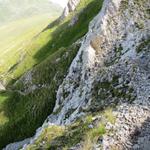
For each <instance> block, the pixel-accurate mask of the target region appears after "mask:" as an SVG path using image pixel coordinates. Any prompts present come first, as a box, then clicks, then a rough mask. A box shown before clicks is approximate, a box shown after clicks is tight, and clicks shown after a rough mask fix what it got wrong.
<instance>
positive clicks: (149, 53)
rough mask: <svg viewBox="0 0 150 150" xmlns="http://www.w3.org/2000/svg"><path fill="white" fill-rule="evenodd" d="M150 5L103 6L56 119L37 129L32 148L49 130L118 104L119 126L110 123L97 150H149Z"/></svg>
mask: <svg viewBox="0 0 150 150" xmlns="http://www.w3.org/2000/svg"><path fill="white" fill-rule="evenodd" d="M149 6H150V2H149V1H147V0H130V1H127V0H105V1H104V4H103V8H102V10H101V11H100V13H99V14H98V15H97V16H96V17H95V18H94V19H93V21H92V22H91V23H90V25H89V32H88V33H87V34H86V36H85V38H84V40H83V42H82V46H81V48H80V50H79V52H78V54H77V56H76V58H75V59H74V61H73V62H72V64H71V66H70V68H69V73H68V75H67V77H66V78H65V79H64V81H63V83H62V85H60V87H59V89H58V92H57V100H56V105H55V108H54V112H53V114H52V115H50V116H49V117H48V119H47V120H46V121H45V123H44V124H43V127H41V128H40V129H38V131H37V134H36V135H35V137H34V138H33V139H32V140H31V141H30V143H31V144H32V143H34V141H35V140H36V139H37V138H38V137H39V136H40V134H41V132H42V130H43V129H44V128H45V127H46V126H49V125H53V124H55V125H69V124H71V123H72V122H74V121H75V120H76V119H77V118H80V117H82V116H85V115H86V114H87V113H89V112H90V113H93V112H98V111H101V110H103V109H106V107H113V106H114V105H115V106H116V107H115V111H114V114H115V116H116V122H115V124H114V125H112V124H110V123H109V122H107V124H106V127H107V130H109V131H111V133H110V134H106V135H104V136H103V139H102V140H101V141H100V142H98V143H97V145H96V148H97V149H100V147H102V148H103V149H104V150H106V149H107V150H109V149H110V150H111V149H116V150H117V149H118V150H122V149H145V150H148V148H149V147H148V145H150V142H149V141H150V132H149V131H150V119H149V116H150V29H149V24H150V20H149V15H150V14H149ZM73 8H74V7H73ZM70 9H71V8H70ZM24 149H26V145H25V146H24ZM80 149H82V148H80Z"/></svg>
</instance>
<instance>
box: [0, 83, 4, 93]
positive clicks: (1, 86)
mask: <svg viewBox="0 0 150 150" xmlns="http://www.w3.org/2000/svg"><path fill="white" fill-rule="evenodd" d="M4 90H5V87H4V86H3V84H2V83H1V82H0V91H4Z"/></svg>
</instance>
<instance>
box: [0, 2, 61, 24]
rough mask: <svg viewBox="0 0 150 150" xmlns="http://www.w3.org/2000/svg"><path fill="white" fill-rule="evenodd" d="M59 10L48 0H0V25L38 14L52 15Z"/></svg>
mask: <svg viewBox="0 0 150 150" xmlns="http://www.w3.org/2000/svg"><path fill="white" fill-rule="evenodd" d="M56 10H57V11H59V10H61V8H60V7H59V6H57V7H56V5H55V4H53V3H51V2H50V1H49V0H21V1H20V0H0V25H2V24H5V23H7V22H10V21H14V20H18V19H23V18H27V17H32V16H35V15H40V14H45V13H49V14H53V16H55V15H56V14H57V11H56Z"/></svg>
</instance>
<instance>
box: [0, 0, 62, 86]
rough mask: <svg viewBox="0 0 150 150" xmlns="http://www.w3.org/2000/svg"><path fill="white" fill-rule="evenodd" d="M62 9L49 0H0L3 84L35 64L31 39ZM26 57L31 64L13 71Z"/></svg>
mask: <svg viewBox="0 0 150 150" xmlns="http://www.w3.org/2000/svg"><path fill="white" fill-rule="evenodd" d="M61 11H62V8H60V7H59V6H56V5H55V4H53V3H51V2H50V1H49V0H21V1H20V0H0V81H1V82H3V84H7V83H8V82H9V81H11V80H14V79H16V78H17V77H19V76H20V75H21V74H23V73H24V72H25V71H26V70H27V69H29V68H30V67H31V66H32V65H33V64H35V62H34V60H33V59H32V60H31V59H30V58H29V57H32V56H30V54H29V52H28V51H29V50H30V52H31V51H32V52H33V51H34V50H35V49H36V48H33V49H32V50H31V48H30V46H31V44H30V43H32V41H33V40H34V38H35V37H36V36H37V35H39V33H40V32H41V31H42V30H43V28H45V27H46V26H47V25H48V24H49V23H50V22H51V21H53V20H54V19H56V18H57V17H58V16H59V15H60V14H61ZM41 44H44V43H41ZM28 45H29V46H28ZM27 57H28V58H27ZM25 59H26V60H28V64H26V65H25V66H23V67H22V68H21V70H19V71H17V73H14V71H16V68H17V67H18V65H19V64H20V63H22V62H23V61H24V60H25ZM30 60H31V61H30Z"/></svg>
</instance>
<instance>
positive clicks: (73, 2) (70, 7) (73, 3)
mask: <svg viewBox="0 0 150 150" xmlns="http://www.w3.org/2000/svg"><path fill="white" fill-rule="evenodd" d="M79 2H80V0H69V2H68V4H67V6H66V7H65V9H64V11H63V13H62V15H61V17H60V20H63V19H64V18H65V17H67V16H68V15H69V13H70V12H73V11H74V10H75V9H76V7H77V5H78V4H79Z"/></svg>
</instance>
